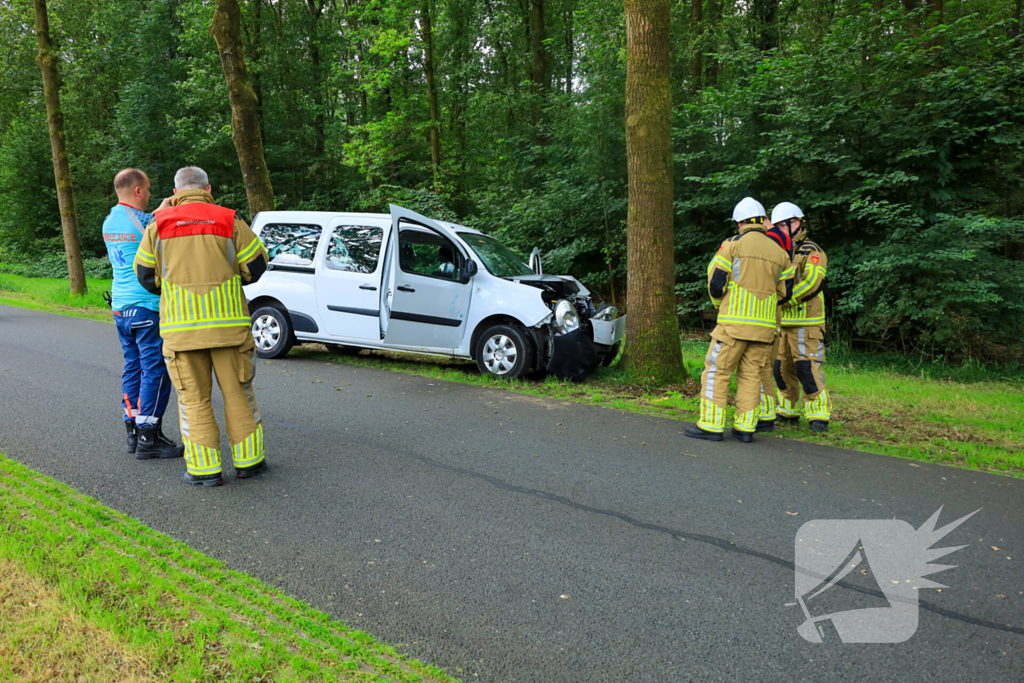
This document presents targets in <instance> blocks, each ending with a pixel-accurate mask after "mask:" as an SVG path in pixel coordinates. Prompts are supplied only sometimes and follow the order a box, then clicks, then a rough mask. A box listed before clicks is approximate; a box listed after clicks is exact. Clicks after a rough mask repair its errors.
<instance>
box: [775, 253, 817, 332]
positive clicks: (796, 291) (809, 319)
mask: <svg viewBox="0 0 1024 683" xmlns="http://www.w3.org/2000/svg"><path fill="white" fill-rule="evenodd" d="M794 252H795V253H794V254H793V267H794V268H795V269H796V284H794V285H793V300H792V301H791V302H790V303H789V304H788V305H786V306H783V307H782V326H783V327H807V326H816V325H820V326H824V325H825V295H824V294H823V293H822V292H821V288H822V286H823V285H824V283H825V274H826V270H827V266H828V259H827V258H826V257H825V252H824V250H823V249H822V248H821V247H820V246H818V245H817V244H816V243H814V242H812V241H810V240H807V239H805V240H803V241H801V242H798V243H797V245H796V248H795V250H794Z"/></svg>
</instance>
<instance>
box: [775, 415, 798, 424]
mask: <svg viewBox="0 0 1024 683" xmlns="http://www.w3.org/2000/svg"><path fill="white" fill-rule="evenodd" d="M775 419H776V420H782V421H783V422H785V423H786V424H788V425H795V424H796V423H798V422H800V416H799V415H798V416H797V417H787V416H785V415H776V416H775Z"/></svg>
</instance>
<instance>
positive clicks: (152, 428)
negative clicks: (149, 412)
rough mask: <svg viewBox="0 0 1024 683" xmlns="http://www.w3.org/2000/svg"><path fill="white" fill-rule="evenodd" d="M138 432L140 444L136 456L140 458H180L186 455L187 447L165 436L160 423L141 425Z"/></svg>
mask: <svg viewBox="0 0 1024 683" xmlns="http://www.w3.org/2000/svg"><path fill="white" fill-rule="evenodd" d="M138 432H139V445H138V447H137V448H136V449H135V457H136V458H138V459H139V460H149V459H150V458H180V457H181V456H183V455H185V447H184V446H179V445H178V444H176V443H174V442H173V441H171V440H170V439H168V438H167V437H166V436H164V434H163V431H162V430H161V429H160V426H159V425H152V424H150V425H141V426H140V427H139V430H138Z"/></svg>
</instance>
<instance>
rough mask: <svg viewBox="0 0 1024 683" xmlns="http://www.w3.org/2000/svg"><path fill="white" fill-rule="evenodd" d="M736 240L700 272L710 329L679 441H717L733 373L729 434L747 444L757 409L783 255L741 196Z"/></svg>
mask: <svg viewBox="0 0 1024 683" xmlns="http://www.w3.org/2000/svg"><path fill="white" fill-rule="evenodd" d="M733 221H735V222H736V223H737V224H738V226H739V234H738V235H736V236H735V237H733V238H731V239H729V240H727V241H725V242H724V243H723V244H722V247H721V249H719V251H718V253H717V254H716V255H715V257H714V259H713V260H712V261H711V264H710V265H709V266H708V292H709V293H710V295H711V300H712V301H713V302H714V303H715V306H716V307H717V308H718V325H717V326H716V327H715V330H714V332H712V333H711V348H710V349H708V354H707V356H706V357H705V359H704V373H703V375H702V376H701V394H700V420H698V422H697V425H696V426H690V427H687V428H686V432H685V433H686V436H689V437H692V438H695V439H707V440H709V441H721V440H722V432H724V431H725V411H726V407H727V406H728V399H729V380H730V379H731V377H732V374H733V372H734V371H735V372H736V416H735V419H734V421H733V429H732V435H733V436H734V437H735V438H737V439H739V440H740V441H743V442H744V443H749V442H750V441H752V440H753V433H754V430H755V429H756V428H757V419H758V415H759V413H760V408H761V371H762V369H763V368H764V366H765V364H766V363H768V362H769V360H770V359H769V358H768V354H769V352H770V350H771V346H772V342H773V341H774V338H775V326H776V322H777V317H778V310H777V307H778V305H779V303H780V301H785V300H786V299H787V298H788V295H789V291H790V288H791V287H792V268H791V266H790V262H789V254H787V253H786V251H785V250H784V249H783V248H782V247H780V246H779V244H778V243H776V242H775V241H774V240H772V239H771V238H770V237H768V235H767V234H766V233H767V230H768V228H769V227H771V226H770V225H766V222H767V216H766V214H765V210H764V207H763V206H761V203H760V202H758V201H756V200H754V199H752V198H750V197H747V198H745V199H743V201H741V202H740V203H739V204H737V205H736V208H735V209H734V210H733Z"/></svg>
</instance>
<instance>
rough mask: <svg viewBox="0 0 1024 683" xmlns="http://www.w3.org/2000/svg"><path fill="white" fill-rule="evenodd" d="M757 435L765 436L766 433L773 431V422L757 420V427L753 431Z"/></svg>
mask: <svg viewBox="0 0 1024 683" xmlns="http://www.w3.org/2000/svg"><path fill="white" fill-rule="evenodd" d="M754 431H755V432H757V433H758V434H766V433H768V432H774V431H775V420H758V421H757V427H756V428H755V429H754Z"/></svg>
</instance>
